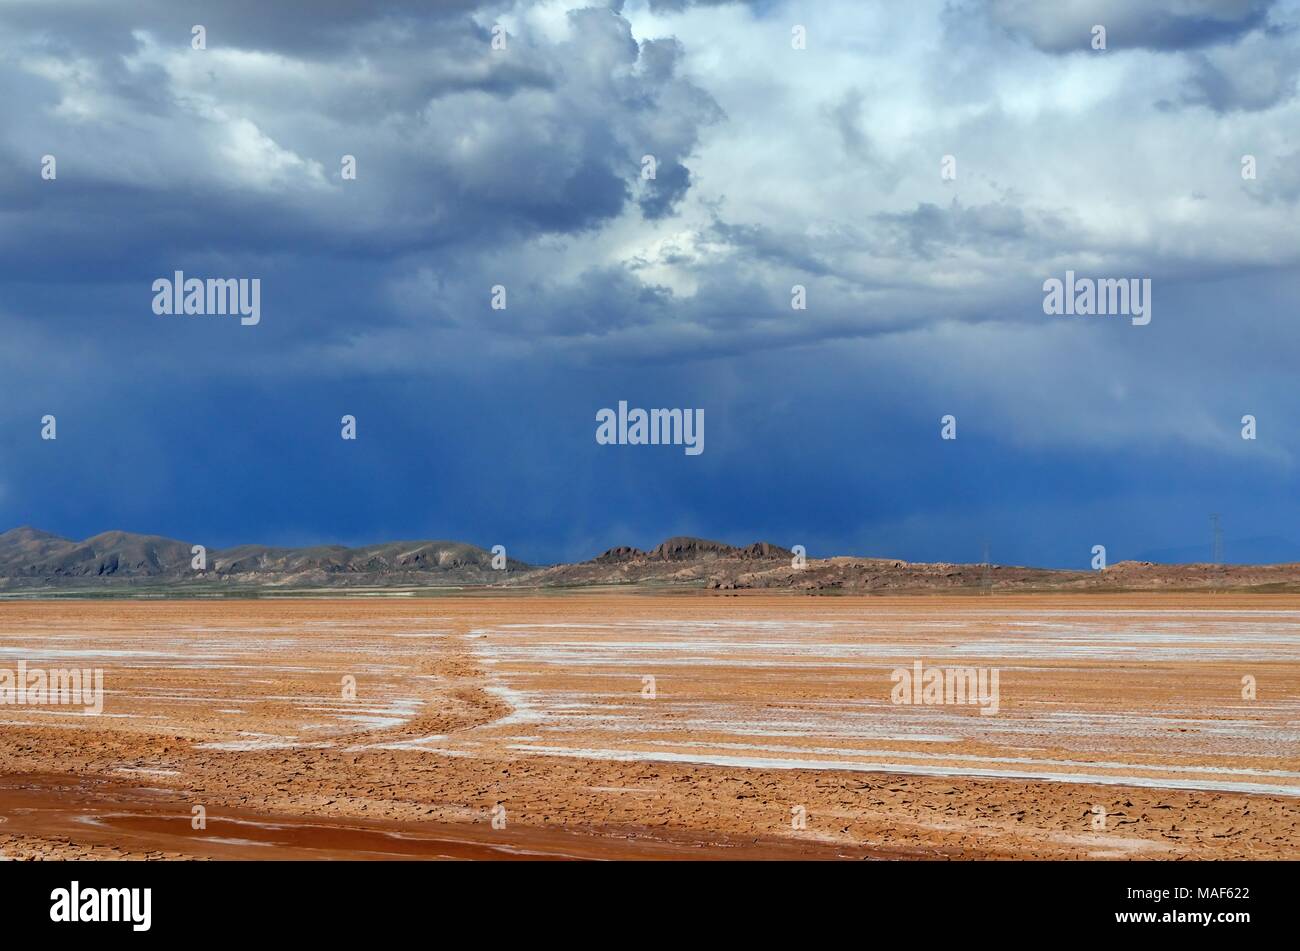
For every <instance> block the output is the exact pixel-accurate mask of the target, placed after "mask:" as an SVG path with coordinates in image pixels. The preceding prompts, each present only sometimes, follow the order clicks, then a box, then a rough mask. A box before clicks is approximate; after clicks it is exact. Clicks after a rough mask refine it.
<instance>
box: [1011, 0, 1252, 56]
mask: <svg viewBox="0 0 1300 951" xmlns="http://www.w3.org/2000/svg"><path fill="white" fill-rule="evenodd" d="M1276 3H1277V0H1093V2H1081V0H1061V2H1054V3H1040V2H1038V0H990V2H989V7H988V9H989V12H990V15H991V16H992V19H993V22H994V23H996V24H997V25H999V26H1001V27H1003V28H1004V29H1006V30H1008V31H1010V32H1012V33H1014V34H1016V35H1019V36H1023V37H1025V38H1027V39H1028V40H1029V41H1030V42H1031V43H1033V44H1034V46H1036V47H1037V48H1038V49H1040V50H1043V51H1045V52H1049V53H1073V52H1081V51H1089V50H1090V49H1091V47H1090V43H1091V40H1092V35H1091V30H1092V28H1093V26H1094V25H1098V24H1100V25H1102V26H1105V27H1106V34H1107V36H1106V40H1107V48H1108V49H1115V50H1119V49H1151V50H1188V49H1198V48H1200V47H1204V46H1209V45H1212V44H1215V43H1224V42H1228V41H1231V40H1235V39H1237V38H1239V37H1241V36H1244V35H1245V34H1247V33H1249V32H1250V31H1252V30H1256V29H1259V28H1260V27H1261V26H1263V25H1264V24H1265V23H1266V22H1267V21H1268V15H1269V11H1270V10H1271V9H1272V8H1273V7H1274V6H1275V5H1276Z"/></svg>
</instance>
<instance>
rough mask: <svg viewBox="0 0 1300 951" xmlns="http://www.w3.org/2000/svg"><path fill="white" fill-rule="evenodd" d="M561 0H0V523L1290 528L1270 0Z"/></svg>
mask: <svg viewBox="0 0 1300 951" xmlns="http://www.w3.org/2000/svg"><path fill="white" fill-rule="evenodd" d="M591 3H592V5H590V6H584V5H583V4H582V3H577V2H566V0H558V2H523V0H521V2H513V3H504V2H498V3H491V2H476V0H454V2H443V3H416V2H389V3H349V2H342V0H337V2H326V3H320V2H308V0H291V2H283V3H277V4H274V5H269V4H262V3H253V2H251V0H229V2H223V3H220V4H188V3H176V2H170V0H167V2H164V0H135V2H126V3H121V4H111V5H110V4H101V3H92V2H89V0H64V2H56V0H41V2H28V0H0V90H3V92H4V100H5V102H4V107H3V108H4V114H5V118H4V121H3V122H0V168H3V169H4V174H3V175H0V222H2V223H3V226H2V227H0V335H2V336H0V339H3V344H2V345H0V380H3V384H2V388H0V395H2V397H3V398H2V399H0V527H8V526H13V525H18V524H34V525H37V526H40V527H43V528H46V529H48V530H51V531H55V532H58V533H60V534H63V535H67V536H70V537H78V538H80V537H84V536H86V535H90V534H93V533H96V532H99V531H103V530H106V529H110V528H120V529H126V530H130V531H138V532H149V533H157V534H163V535H169V536H173V537H177V538H181V539H185V540H191V541H202V542H205V543H207V544H209V545H210V546H223V545H228V544H236V543H243V542H263V543H269V544H311V543H321V542H342V543H364V542H370V541H378V540H387V539H396V538H452V539H458V540H465V541H470V542H474V543H476V544H481V545H484V546H490V545H493V544H505V545H506V546H507V547H508V549H509V551H510V554H511V555H512V556H513V557H518V558H521V559H524V560H528V561H534V562H545V561H554V560H568V559H578V558H586V557H590V556H592V555H594V554H596V553H598V552H599V551H601V550H603V549H605V548H608V547H611V546H614V545H618V544H633V545H640V546H650V545H653V544H654V543H656V542H657V541H658V540H660V539H662V538H663V537H666V536H669V535H674V534H695V535H703V536H706V537H711V538H717V539H721V540H725V541H730V542H733V543H736V544H744V543H748V542H750V541H753V540H756V539H766V540H771V541H775V542H778V543H781V544H784V545H794V544H803V545H805V546H806V548H807V549H808V551H809V553H810V554H811V555H814V556H819V555H827V554H840V553H854V554H864V555H881V556H895V557H902V558H907V559H911V560H947V561H971V560H978V559H979V557H980V555H981V553H982V550H983V546H984V545H985V544H986V543H987V544H988V546H989V549H990V552H991V554H992V556H993V558H994V560H997V561H1001V562H1004V563H1022V564H1023V563H1032V564H1042V565H1051V566H1061V567H1066V566H1073V567H1084V566H1086V565H1087V564H1088V563H1089V560H1090V558H1091V548H1092V546H1093V545H1095V544H1104V545H1106V547H1107V551H1108V556H1109V558H1110V560H1111V561H1112V562H1113V561H1116V560H1119V559H1121V558H1142V557H1152V558H1157V559H1164V558H1177V559H1204V558H1208V556H1209V552H1210V530H1209V515H1210V513H1211V512H1218V513H1221V515H1222V517H1223V524H1224V530H1225V536H1226V552H1227V555H1228V558H1229V560H1241V561H1248V560H1283V559H1285V560H1300V530H1297V529H1296V528H1295V527H1294V526H1293V520H1294V519H1293V517H1294V514H1295V511H1296V507H1295V499H1296V496H1297V491H1296V490H1297V472H1296V449H1295V447H1296V446H1297V445H1300V425H1297V419H1296V409H1295V407H1296V401H1295V398H1294V397H1295V394H1296V382H1295V380H1296V371H1295V368H1296V366H1297V364H1298V363H1300V360H1298V359H1297V358H1298V357H1300V353H1298V350H1300V331H1298V330H1297V322H1296V320H1295V306H1296V305H1295V302H1296V300H1297V299H1300V293H1298V292H1300V271H1298V270H1297V260H1298V259H1300V242H1297V239H1296V223H1297V203H1298V202H1300V143H1298V142H1297V135H1296V130H1297V129H1300V99H1298V98H1297V82H1298V79H1300V41H1298V39H1297V34H1296V30H1297V28H1298V27H1300V4H1297V3H1296V2H1269V0H1217V2H1208V0H1124V2H1119V0H1098V2H1082V0H1066V2H1060V3H1053V4H1041V3H1030V2H1027V0H1025V2H1021V0H989V2H967V0H949V2H927V0H916V2H911V3H908V4H895V3H863V2H860V0H851V2H838V0H825V2H817V3H808V2H789V3H786V2H780V0H769V2H755V3H741V2H731V3H727V2H689V0H648V2H647V0H626V2H612V3H596V2H595V0H591ZM194 24H202V25H203V26H205V28H206V31H207V32H206V40H207V48H206V49H202V50H196V49H193V48H192V46H191V35H192V34H191V27H192V26H193V25H194ZM1098 24H1101V25H1104V26H1105V27H1106V31H1107V48H1106V49H1105V50H1104V51H1099V50H1094V49H1092V47H1091V41H1092V32H1091V31H1092V29H1093V27H1094V26H1095V25H1098ZM496 25H500V26H501V27H503V28H504V30H505V35H506V37H507V40H506V48H505V49H504V50H493V49H492V45H491V40H492V36H493V27H494V26H496ZM795 26H802V27H804V29H805V32H806V36H807V42H806V48H805V49H793V48H792V43H791V37H792V29H793V28H794V27H795ZM45 155H53V156H54V157H55V159H56V161H57V177H56V178H55V179H54V180H46V179H43V178H42V176H41V170H42V159H43V156H45ZM344 155H353V156H355V157H356V163H357V176H356V179H355V180H345V179H344V178H343V177H342V176H341V175H340V169H341V159H342V156H344ZM645 155H653V156H654V157H655V159H656V161H657V174H656V177H655V179H654V180H653V181H647V180H644V179H643V178H642V175H641V172H642V157H643V156H645ZM947 155H951V156H953V157H954V158H955V160H956V178H955V179H952V180H945V179H944V178H943V177H942V176H941V174H940V171H941V162H942V160H943V157H944V156H947ZM1245 155H1250V156H1253V157H1254V161H1255V165H1256V176H1255V178H1253V179H1245V178H1243V176H1242V157H1243V156H1245ZM178 269H179V270H183V271H184V272H185V273H186V274H187V276H196V277H204V278H206V277H221V278H258V279H260V281H261V286H262V301H261V310H262V319H261V322H260V323H259V324H258V325H257V326H254V327H244V326H241V325H240V324H239V322H238V320H230V319H227V318H217V317H193V316H191V317H159V316H156V315H155V314H154V313H153V311H152V309H151V301H152V298H153V292H152V290H151V286H152V283H153V281H154V280H155V279H157V278H161V277H170V276H171V274H172V273H173V271H175V270H178ZM1067 270H1074V271H1076V272H1078V273H1079V274H1081V275H1083V274H1086V275H1091V276H1096V277H1117V278H1118V277H1124V278H1149V279H1150V280H1151V281H1152V288H1153V290H1152V298H1153V316H1152V321H1151V323H1150V324H1149V325H1147V326H1134V325H1132V323H1131V322H1130V321H1129V320H1128V319H1114V318H1079V317H1063V316H1049V315H1046V314H1044V312H1043V307H1042V303H1043V290H1042V286H1043V282H1044V281H1045V280H1047V279H1049V278H1052V277H1058V278H1059V277H1062V276H1063V275H1064V274H1065V272H1066V271H1067ZM796 284H798V285H803V286H804V287H805V288H806V289H807V301H808V303H807V309H806V310H792V308H791V306H790V301H791V288H792V286H794V285H796ZM494 285H503V286H505V287H506V289H507V295H508V296H507V306H506V309H504V310H493V309H492V308H491V307H490V298H491V288H492V287H493V286H494ZM619 400H627V401H628V402H629V404H631V405H632V406H642V407H647V408H649V407H681V408H700V409H703V410H704V413H705V420H706V450H705V452H704V453H703V454H701V455H699V456H688V455H686V454H684V453H683V452H682V450H681V448H680V447H673V446H602V445H598V444H597V443H596V440H595V438H594V435H595V429H596V421H595V414H596V412H597V410H599V409H601V408H603V407H614V406H616V405H617V404H618V401H619ZM46 414H53V415H55V416H56V418H57V420H58V438H57V440H54V441H48V440H42V439H41V438H40V431H41V425H40V420H41V417H43V416H44V415H46ZM344 414H351V415H354V416H355V417H356V418H357V426H358V438H357V440H355V441H344V440H342V439H341V438H340V419H341V417H342V416H343V415H344ZM945 414H951V415H953V416H955V417H956V418H957V421H958V423H957V433H958V438H957V439H956V440H952V441H945V440H941V439H940V418H941V417H942V416H944V415H945ZM1245 414H1251V415H1253V416H1255V417H1256V419H1257V427H1258V438H1256V439H1255V440H1243V439H1242V438H1241V422H1240V420H1241V417H1242V416H1243V415H1245Z"/></svg>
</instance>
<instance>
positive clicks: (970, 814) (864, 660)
mask: <svg viewBox="0 0 1300 951" xmlns="http://www.w3.org/2000/svg"><path fill="white" fill-rule="evenodd" d="M19 661H23V662H25V664H26V665H27V667H28V669H29V670H30V669H53V668H71V667H79V668H101V669H102V670H103V676H104V707H103V713H102V715H98V716H87V715H85V714H83V713H82V712H81V711H80V708H79V707H70V706H49V705H46V706H39V705H32V704H25V705H0V853H2V854H3V856H4V857H6V858H65V857H69V858H70V857H93V858H115V857H122V858H146V857H149V858H182V857H195V858H305V857H306V858H538V857H545V858H627V857H644V858H682V857H688V858H987V857H992V858H1085V857H1093V858H1154V859H1166V858H1179V857H1195V858H1300V808H1297V807H1298V806H1300V798H1298V797H1300V597H1295V596H1280V595H1279V596H1268V595H1249V596H1232V595H1213V594H1196V595H1161V594H1150V595H1067V596H1001V595H994V596H989V597H979V596H958V597H946V596H938V595H928V596H918V597H896V598H878V597H872V598H861V597H844V598H814V597H802V596H796V595H771V596H768V595H752V596H743V597H724V596H711V595H701V594H690V595H659V596H649V595H628V594H600V595H577V594H570V595H556V596H515V597H484V596H465V597H442V598H434V599H413V598H368V599H367V598H354V599H334V600H296V599H261V600H246V601H215V600H214V601H205V600H197V601H195V600H190V601H120V600H119V601H66V602H65V601H50V602H10V603H0V668H8V669H16V668H17V666H18V663H19ZM917 662H920V663H921V664H922V665H923V668H924V669H930V668H935V667H938V668H950V667H962V668H974V669H975V670H977V671H979V670H983V671H984V673H985V674H988V673H989V672H990V671H992V670H996V671H997V672H998V696H997V710H996V713H993V712H991V706H990V704H989V703H987V702H986V703H983V704H980V703H966V704H958V703H941V704H925V703H920V704H914V703H902V704H900V703H895V702H893V700H894V699H895V698H894V696H893V693H894V683H893V681H892V680H891V674H892V672H893V671H894V670H896V669H900V668H901V669H907V670H909V671H910V670H913V669H914V667H913V665H914V664H915V663H917ZM349 678H354V679H355V685H356V687H355V698H353V697H352V696H351V695H350V694H349V693H348V691H347V687H346V686H345V681H348V679H349ZM651 678H652V679H651ZM1243 678H1253V682H1254V688H1255V691H1256V695H1255V697H1254V698H1253V699H1252V698H1251V697H1250V696H1249V695H1247V696H1243ZM913 699H915V698H913ZM986 699H987V698H986ZM982 709H985V710H989V711H990V712H988V713H982V712H981V710H982ZM196 812H198V813H200V814H201V818H202V820H203V821H202V822H200V821H199V818H198V817H196ZM494 820H495V821H494ZM196 826H201V827H200V828H196Z"/></svg>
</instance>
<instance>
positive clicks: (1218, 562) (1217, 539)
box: [1210, 512, 1223, 567]
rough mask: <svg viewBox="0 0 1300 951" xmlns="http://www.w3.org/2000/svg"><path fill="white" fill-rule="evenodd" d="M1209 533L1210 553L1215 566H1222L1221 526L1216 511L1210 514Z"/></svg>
mask: <svg viewBox="0 0 1300 951" xmlns="http://www.w3.org/2000/svg"><path fill="white" fill-rule="evenodd" d="M1210 535H1211V537H1212V539H1213V542H1212V546H1213V547H1212V549H1211V550H1212V555H1213V558H1214V564H1215V566H1216V567H1222V566H1223V526H1222V525H1220V524H1219V514H1218V513H1217V512H1216V513H1214V514H1213V515H1211V516H1210Z"/></svg>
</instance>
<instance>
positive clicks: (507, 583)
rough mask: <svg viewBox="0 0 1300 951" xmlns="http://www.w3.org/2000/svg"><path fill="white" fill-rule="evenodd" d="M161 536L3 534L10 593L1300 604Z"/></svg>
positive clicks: (1290, 571) (1076, 577)
mask: <svg viewBox="0 0 1300 951" xmlns="http://www.w3.org/2000/svg"><path fill="white" fill-rule="evenodd" d="M193 549H194V545H193V544H192V543H190V542H182V541H177V540H175V539H171V538H163V537H161V536H158V535H135V534H131V533H130V532H120V531H113V532H104V533H102V534H100V535H95V536H94V537H92V538H87V539H85V540H84V541H73V540H71V539H67V538H61V537H59V536H58V535H52V534H50V533H49V532H43V531H40V530H39V529H35V528H30V527H26V526H25V527H22V528H15V529H11V530H10V531H7V532H4V533H3V534H0V592H9V593H13V594H39V593H40V592H42V591H47V592H50V593H61V594H73V593H82V592H85V593H113V592H130V591H134V590H138V589H139V590H144V589H153V590H157V591H161V592H164V593H166V592H172V593H177V594H187V593H202V592H204V591H213V592H225V593H230V594H236V593H240V592H256V591H258V590H264V589H281V590H292V591H313V590H322V589H362V588H380V589H397V588H409V589H419V588H465V587H473V588H495V589H503V588H569V587H583V588H590V587H602V586H638V587H670V588H700V589H706V590H712V591H724V592H729V591H742V590H794V591H804V592H810V593H819V592H820V593H837V592H843V593H872V592H902V591H951V592H963V591H965V592H971V593H979V592H981V591H1068V590H1076V589H1077V590H1158V589H1167V590H1187V589H1203V588H1215V589H1228V588H1231V589H1238V590H1255V591H1300V564H1278V565H1228V566H1222V565H1219V566H1216V565H1209V564H1203V563H1199V564H1198V563H1194V564H1173V565H1170V564H1156V563H1153V562H1149V561H1143V562H1132V561H1128V562H1120V563H1118V564H1116V565H1113V566H1111V567H1109V568H1107V569H1106V570H1104V571H1062V570H1055V569H1046V568H1025V567H1015V566H1007V565H977V564H974V565H973V564H948V563H924V564H918V563H909V562H905V561H900V560H897V559H891V558H855V557H843V556H841V557H833V558H818V559H814V558H808V559H806V561H804V560H802V559H799V558H796V557H795V555H794V552H793V551H791V550H790V549H787V548H782V547H781V546H779V545H774V544H772V543H770V542H755V543H754V544H752V545H747V546H744V547H736V546H733V545H728V544H725V543H723V542H715V541H709V540H707V539H702V538H691V537H684V536H683V537H676V538H669V539H667V540H666V541H664V542H662V543H661V544H659V545H657V546H656V547H654V548H652V549H649V550H648V551H643V550H641V549H638V548H631V547H626V546H624V547H618V548H611V549H609V550H608V551H606V552H604V553H603V554H601V555H598V556H596V557H595V558H593V559H591V560H589V561H584V562H577V563H574V564H560V565H546V566H539V565H529V564H526V563H524V562H522V561H518V560H516V559H513V558H510V559H498V564H500V565H501V567H499V568H498V567H494V564H493V561H494V559H493V554H492V552H491V551H488V550H486V549H483V548H479V547H478V546H476V545H469V544H466V543H464V542H454V541H410V542H384V543H381V544H377V545H365V546H362V547H359V548H349V547H346V546H343V545H317V546H312V547H308V548H275V547H269V546H266V545H240V546H238V547H235V548H222V549H214V550H211V551H205V552H204V553H203V555H204V559H205V560H204V561H203V563H202V564H203V567H202V568H201V569H196V568H195V567H194V563H195V562H194V560H195V554H194V550H193Z"/></svg>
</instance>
